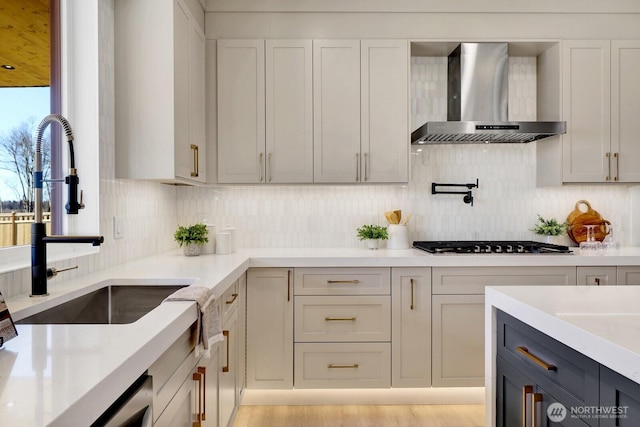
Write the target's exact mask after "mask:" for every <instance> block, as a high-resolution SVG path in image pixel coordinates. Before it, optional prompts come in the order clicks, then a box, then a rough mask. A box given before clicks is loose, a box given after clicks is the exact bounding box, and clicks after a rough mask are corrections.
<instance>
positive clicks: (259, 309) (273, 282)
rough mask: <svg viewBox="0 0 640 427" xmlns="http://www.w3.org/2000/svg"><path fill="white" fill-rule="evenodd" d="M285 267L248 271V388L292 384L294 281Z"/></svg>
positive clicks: (289, 385)
mask: <svg viewBox="0 0 640 427" xmlns="http://www.w3.org/2000/svg"><path fill="white" fill-rule="evenodd" d="M291 273H292V272H291V270H289V269H286V268H252V269H250V270H249V271H248V272H247V388H254V389H291V388H293V284H292V283H291V280H292V274H291Z"/></svg>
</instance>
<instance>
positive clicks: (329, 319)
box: [324, 317, 356, 322]
mask: <svg viewBox="0 0 640 427" xmlns="http://www.w3.org/2000/svg"><path fill="white" fill-rule="evenodd" d="M324 321H325V322H341V321H347V322H355V321H356V318H355V317H325V318H324Z"/></svg>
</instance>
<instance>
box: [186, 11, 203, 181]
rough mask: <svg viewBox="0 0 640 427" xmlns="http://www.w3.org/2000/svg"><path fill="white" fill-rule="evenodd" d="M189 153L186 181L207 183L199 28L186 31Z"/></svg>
mask: <svg viewBox="0 0 640 427" xmlns="http://www.w3.org/2000/svg"><path fill="white" fill-rule="evenodd" d="M189 50H190V53H189V147H187V148H188V150H187V152H188V153H189V159H188V163H187V164H189V165H190V170H189V176H188V178H190V179H194V180H196V181H199V182H205V181H206V179H207V173H206V171H207V168H206V159H207V151H208V150H207V143H206V136H205V135H206V123H205V109H206V108H205V103H206V99H205V96H206V83H205V38H204V33H203V32H202V30H200V28H199V27H198V25H196V24H195V23H192V24H191V26H190V28H189Z"/></svg>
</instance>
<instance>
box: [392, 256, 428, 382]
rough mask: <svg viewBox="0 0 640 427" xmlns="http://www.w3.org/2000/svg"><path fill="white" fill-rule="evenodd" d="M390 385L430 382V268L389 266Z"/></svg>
mask: <svg viewBox="0 0 640 427" xmlns="http://www.w3.org/2000/svg"><path fill="white" fill-rule="evenodd" d="M391 325H392V330H391V360H392V362H393V363H392V365H391V386H392V387H429V386H430V385H431V270H430V269H428V268H392V269H391Z"/></svg>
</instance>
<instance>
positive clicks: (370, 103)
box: [360, 40, 409, 182]
mask: <svg viewBox="0 0 640 427" xmlns="http://www.w3.org/2000/svg"><path fill="white" fill-rule="evenodd" d="M408 46H409V45H408V43H407V41H406V40H363V41H362V42H361V46H360V51H361V76H362V77H361V96H362V101H361V106H362V111H361V156H360V161H361V167H360V170H361V181H362V182H408V180H409V123H408V118H409V113H408V102H409V101H408V92H409V89H408V63H409V55H408Z"/></svg>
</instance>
